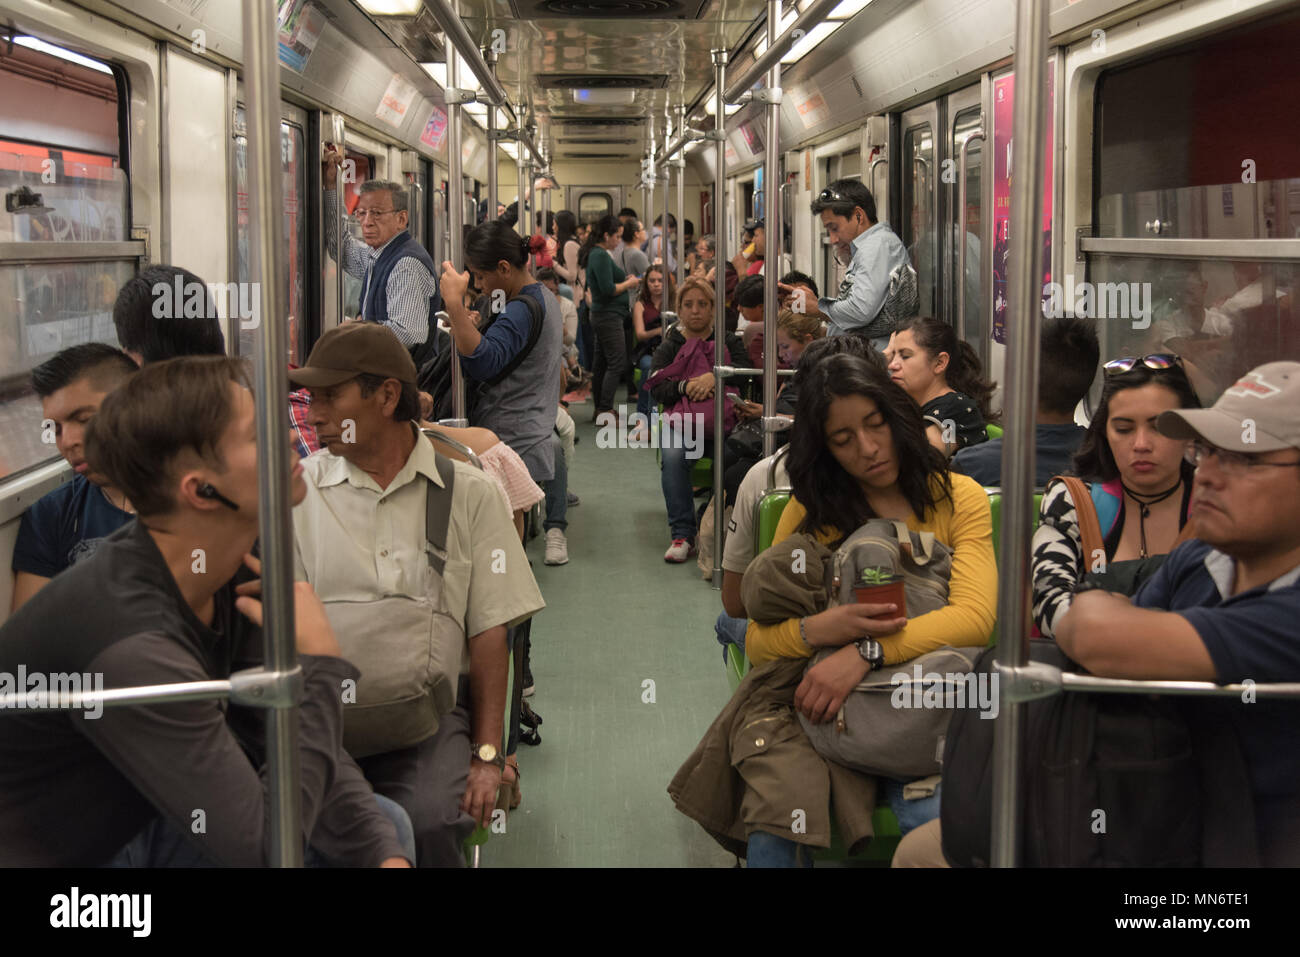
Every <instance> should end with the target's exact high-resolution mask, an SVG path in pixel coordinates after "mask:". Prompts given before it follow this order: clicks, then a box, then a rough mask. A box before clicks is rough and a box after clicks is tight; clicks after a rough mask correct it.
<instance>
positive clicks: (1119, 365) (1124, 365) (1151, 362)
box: [1101, 352, 1183, 375]
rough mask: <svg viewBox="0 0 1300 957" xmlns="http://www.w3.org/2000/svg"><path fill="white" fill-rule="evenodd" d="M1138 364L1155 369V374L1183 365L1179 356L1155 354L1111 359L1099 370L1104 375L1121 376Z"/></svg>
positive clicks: (1165, 353) (1170, 353)
mask: <svg viewBox="0 0 1300 957" xmlns="http://www.w3.org/2000/svg"><path fill="white" fill-rule="evenodd" d="M1139 362H1140V363H1142V364H1143V365H1144V366H1146V367H1147V368H1148V369H1155V370H1156V371H1157V372H1161V371H1165V370H1168V369H1172V368H1173V367H1174V366H1180V365H1182V364H1183V360H1182V357H1181V356H1176V355H1174V354H1173V353H1172V352H1156V353H1152V354H1151V355H1149V356H1140V357H1139V356H1124V357H1123V358H1122V359H1111V360H1110V361H1109V362H1107V363H1106V364H1105V365H1104V366H1102V367H1101V368H1102V371H1104V372H1105V373H1106V375H1122V374H1123V373H1125V372H1130V371H1132V369H1133V367H1134V366H1136V365H1137V364H1138V363H1139Z"/></svg>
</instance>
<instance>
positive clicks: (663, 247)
mask: <svg viewBox="0 0 1300 957" xmlns="http://www.w3.org/2000/svg"><path fill="white" fill-rule="evenodd" d="M670 123H671V120H670V119H669V117H668V116H667V115H666V112H665V116H664V145H665V146H667V145H668V142H669V140H670V139H671V137H672V136H673V134H675V133H676V130H670V129H669V126H670ZM672 198H673V165H672V162H671V161H670V160H669V159H668V158H666V157H665V159H664V211H663V213H662V214H661V215H662V216H663V224H662V225H661V226H660V227H659V258H660V259H662V260H663V261H664V276H665V277H667V275H668V217H669V216H670V215H672V214H671V213H670V212H669V211H668V207H669V204H670V203H671V202H672ZM679 225H680V224H679ZM664 288H665V289H667V288H668V283H667V281H666V279H665V282H664Z"/></svg>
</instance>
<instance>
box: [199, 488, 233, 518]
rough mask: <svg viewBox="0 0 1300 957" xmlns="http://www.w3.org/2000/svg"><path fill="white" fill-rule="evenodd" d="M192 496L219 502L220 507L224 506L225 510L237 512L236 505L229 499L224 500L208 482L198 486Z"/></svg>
mask: <svg viewBox="0 0 1300 957" xmlns="http://www.w3.org/2000/svg"><path fill="white" fill-rule="evenodd" d="M194 494H196V495H197V496H198V497H199V498H211V499H215V500H216V501H218V502H220V503H221V504H222V505H224V506H226V508H228V509H230V510H231V511H232V512H238V511H239V506H238V505H236V504H235V503H234V502H232V501H231V500H230V499H228V498H226V497H225V496H224V495H222V494H221V493H220V492H218V491H217V490H216V488H214V487H213V486H212V484H211V483H209V482H204V483H203V484H202V485H200V486H199V487H198V489H197V490H196V491H195V493H194Z"/></svg>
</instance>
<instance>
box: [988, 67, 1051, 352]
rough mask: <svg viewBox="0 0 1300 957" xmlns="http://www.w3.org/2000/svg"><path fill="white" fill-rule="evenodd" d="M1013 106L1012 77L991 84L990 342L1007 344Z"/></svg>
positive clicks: (1047, 231)
mask: <svg viewBox="0 0 1300 957" xmlns="http://www.w3.org/2000/svg"><path fill="white" fill-rule="evenodd" d="M1053 76H1055V73H1054V72H1053V70H1052V69H1050V68H1049V69H1048V71H1047V157H1046V160H1047V163H1046V166H1045V168H1044V175H1043V283H1044V284H1046V283H1048V282H1051V278H1052V277H1051V268H1052V265H1051V264H1052V252H1051V250H1052V134H1053V129H1052V122H1053V113H1054V110H1053V108H1052V92H1053V91H1052V83H1053V80H1052V78H1053ZM1014 102H1015V75H1014V74H1011V73H1008V74H1007V75H1006V76H1002V77H999V78H998V79H996V80H994V81H993V341H994V342H1001V343H1004V344H1005V343H1006V341H1007V325H1006V322H1007V279H1008V273H1007V257H1008V256H1009V254H1010V231H1011V174H1012V170H1013V168H1014V163H1015V157H1014V155H1013V153H1012V142H1011V119H1012V113H1013V105H1014Z"/></svg>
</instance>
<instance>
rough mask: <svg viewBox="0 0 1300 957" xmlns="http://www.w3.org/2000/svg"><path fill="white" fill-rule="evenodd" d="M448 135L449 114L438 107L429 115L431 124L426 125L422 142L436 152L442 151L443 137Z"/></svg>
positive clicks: (421, 136)
mask: <svg viewBox="0 0 1300 957" xmlns="http://www.w3.org/2000/svg"><path fill="white" fill-rule="evenodd" d="M446 135H447V114H446V113H445V112H444V111H443V110H441V109H440V108H438V107H436V106H435V107H434V108H433V112H432V113H430V114H429V122H428V123H425V124H424V132H423V133H421V134H420V142H421V143H423V144H424V145H425V146H428V147H429V148H430V149H432V150H434V151H435V152H436V151H438V150H441V149H442V140H443V137H445V136H446Z"/></svg>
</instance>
